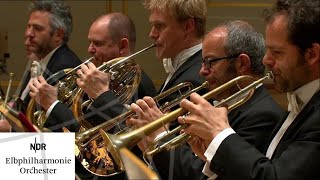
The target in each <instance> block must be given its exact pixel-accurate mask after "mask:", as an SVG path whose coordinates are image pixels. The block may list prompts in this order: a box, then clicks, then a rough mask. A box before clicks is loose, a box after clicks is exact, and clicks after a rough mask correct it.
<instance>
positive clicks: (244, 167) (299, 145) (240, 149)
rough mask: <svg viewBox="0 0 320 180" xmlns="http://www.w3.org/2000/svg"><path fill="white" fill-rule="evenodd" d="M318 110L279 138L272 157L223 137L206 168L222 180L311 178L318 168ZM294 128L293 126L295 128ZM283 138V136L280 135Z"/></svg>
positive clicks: (234, 138)
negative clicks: (292, 133)
mask: <svg viewBox="0 0 320 180" xmlns="http://www.w3.org/2000/svg"><path fill="white" fill-rule="evenodd" d="M319 114H320V110H319V109H318V110H316V112H313V113H311V115H310V116H309V117H308V118H307V119H308V120H305V119H304V120H303V121H304V122H296V123H303V124H300V127H299V129H296V130H293V131H294V135H293V136H287V137H285V138H284V137H283V138H282V140H281V141H280V143H279V145H278V147H277V149H276V151H275V154H274V157H273V158H272V160H269V159H268V158H267V157H266V156H265V155H264V154H262V153H261V152H259V151H258V150H257V149H256V148H254V147H253V146H251V145H250V144H248V143H247V142H246V141H244V140H243V139H242V138H241V137H240V136H239V135H237V134H232V135H230V136H229V137H227V138H226V139H225V140H224V141H223V142H222V144H221V145H220V147H219V148H218V150H217V152H216V154H215V156H214V157H213V159H212V161H211V166H210V169H211V170H212V171H213V172H215V173H216V174H218V176H219V177H220V178H221V179H223V180H236V179H265V180H277V179H290V180H291V179H292V180H295V179H297V180H298V179H314V178H315V177H318V176H319V173H318V171H319V170H318V169H319V165H320V163H319V162H320V153H319V149H320V143H319V142H320V125H319ZM296 127H297V126H296ZM284 136H286V134H285V135H284Z"/></svg>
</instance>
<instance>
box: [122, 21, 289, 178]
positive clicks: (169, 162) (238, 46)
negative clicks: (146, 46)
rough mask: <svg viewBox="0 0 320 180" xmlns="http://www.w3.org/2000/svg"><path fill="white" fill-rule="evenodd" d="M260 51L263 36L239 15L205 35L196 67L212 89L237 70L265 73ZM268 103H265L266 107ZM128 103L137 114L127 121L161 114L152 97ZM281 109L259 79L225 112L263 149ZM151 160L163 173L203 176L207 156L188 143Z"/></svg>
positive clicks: (219, 97) (240, 131)
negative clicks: (240, 101) (246, 95)
mask: <svg viewBox="0 0 320 180" xmlns="http://www.w3.org/2000/svg"><path fill="white" fill-rule="evenodd" d="M264 53H265V46H264V40H263V37H262V35H261V34H259V33H258V32H256V30H255V29H254V28H253V27H252V26H250V25H249V24H248V23H246V22H243V21H230V22H225V23H222V24H220V25H218V26H217V27H215V28H214V29H213V30H211V31H210V32H209V33H208V34H207V35H206V36H205V38H204V40H203V50H202V67H201V69H200V72H199V73H200V74H201V75H202V76H204V77H205V79H206V80H207V81H208V82H209V83H210V89H211V90H213V89H215V88H217V87H218V86H220V85H223V84H224V83H226V82H228V81H229V80H231V79H233V78H236V77H237V76H241V75H250V76H252V77H253V78H254V79H259V78H261V77H262V76H263V75H264V70H265V68H264V66H263V64H262V58H263V55H264ZM247 83H251V82H241V83H240V84H239V85H240V86H241V87H242V86H244V85H247ZM237 91H238V88H237V87H232V88H229V89H226V90H225V91H223V93H221V94H218V95H216V96H215V97H214V99H215V102H214V104H215V103H216V101H220V100H222V99H224V98H226V97H228V96H230V95H231V94H234V93H235V92H237ZM211 106H212V105H211ZM266 107H268V110H267V111H266ZM131 108H132V109H133V110H134V111H135V112H136V113H137V115H138V119H134V118H131V119H129V120H127V123H128V124H133V125H136V126H142V125H144V124H147V123H148V122H150V121H152V120H154V119H158V118H159V117H161V116H163V113H162V112H160V111H159V110H158V108H157V106H156V105H155V103H154V101H153V99H152V98H150V97H145V98H144V99H143V100H138V101H137V102H136V103H135V104H132V105H131ZM282 114H283V111H282V109H281V108H280V107H279V105H278V104H277V103H276V102H275V101H274V100H273V99H272V97H271V96H270V95H269V94H268V92H267V90H266V88H265V87H264V85H262V84H261V85H259V86H258V87H256V90H255V92H254V94H253V95H252V97H251V98H250V99H249V100H248V101H247V102H246V103H244V104H242V105H240V106H239V107H238V108H236V109H234V110H232V111H231V112H229V113H228V117H229V123H230V125H231V126H232V127H233V128H234V129H235V131H236V132H237V133H238V134H239V135H240V136H241V137H242V138H243V139H244V140H246V141H247V142H249V143H250V144H252V145H254V146H255V147H256V148H257V149H258V150H259V151H261V152H262V151H263V150H264V148H265V143H266V141H267V140H268V137H269V135H270V133H271V131H272V129H273V128H274V126H275V124H276V123H277V121H278V120H280V118H281V116H282ZM270 117H271V120H270ZM165 133H166V131H165V128H160V129H159V130H158V131H157V132H155V133H153V134H151V135H150V136H149V137H147V138H145V139H144V141H142V142H140V143H139V147H140V148H141V150H143V151H145V150H148V147H147V146H146V145H148V144H152V143H153V141H154V139H155V138H158V137H159V136H161V135H163V134H165ZM144 142H146V143H144ZM160 143H161V142H160ZM153 163H154V166H155V168H156V170H157V171H158V172H159V174H160V176H161V177H162V178H163V179H185V178H188V179H202V178H203V179H205V178H206V177H205V175H204V174H202V172H201V171H202V168H203V165H204V164H205V161H203V160H202V159H200V158H199V156H198V157H197V156H195V155H194V154H193V153H192V150H191V148H190V147H189V146H187V145H183V146H182V147H180V148H177V149H176V150H175V151H171V152H167V151H164V152H160V153H159V154H156V155H155V156H154V157H153Z"/></svg>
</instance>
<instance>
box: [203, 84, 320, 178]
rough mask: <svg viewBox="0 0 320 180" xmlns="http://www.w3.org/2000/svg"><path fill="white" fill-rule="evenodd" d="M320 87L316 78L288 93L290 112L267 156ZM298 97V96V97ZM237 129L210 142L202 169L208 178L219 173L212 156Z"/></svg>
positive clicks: (228, 129)
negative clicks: (212, 167)
mask: <svg viewBox="0 0 320 180" xmlns="http://www.w3.org/2000/svg"><path fill="white" fill-rule="evenodd" d="M319 89H320V79H316V80H314V81H312V82H310V83H308V84H306V85H304V86H302V87H300V88H299V89H297V90H296V91H294V92H290V93H288V94H287V97H288V101H289V105H288V110H289V111H290V114H292V115H290V114H289V115H288V117H287V119H286V120H285V122H284V123H283V125H282V126H281V128H280V130H279V131H278V133H277V134H276V136H275V137H274V139H273V140H272V142H271V143H270V145H269V148H268V150H267V155H266V156H267V157H269V158H271V157H272V154H273V152H274V150H275V148H276V147H277V145H278V143H279V141H280V139H281V137H282V135H283V134H284V133H285V131H286V130H287V128H288V127H289V126H290V124H291V123H292V122H293V120H294V118H295V117H296V116H297V114H299V112H300V111H301V110H302V109H303V108H304V107H305V105H306V104H307V103H308V102H309V101H310V99H311V97H312V96H313V95H314V94H315V93H316V92H317V91H319ZM296 97H298V98H296ZM234 133H235V131H234V130H233V129H231V128H227V129H224V130H223V131H222V132H220V133H219V134H218V135H217V136H216V137H215V138H214V139H213V140H212V141H211V143H210V144H209V146H208V148H207V150H206V152H205V154H204V155H205V157H206V158H207V162H206V164H205V166H204V168H203V170H202V172H203V173H204V174H205V175H206V176H208V177H209V178H208V179H215V178H216V177H217V175H216V174H215V173H213V172H212V171H211V170H210V163H211V160H212V158H213V157H214V155H215V153H216V151H217V149H218V148H219V146H220V144H221V143H222V141H223V140H224V139H225V138H227V137H228V136H229V135H231V134H234Z"/></svg>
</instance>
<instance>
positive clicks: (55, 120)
mask: <svg viewBox="0 0 320 180" xmlns="http://www.w3.org/2000/svg"><path fill="white" fill-rule="evenodd" d="M45 127H47V128H48V129H50V130H51V131H55V132H61V131H62V129H61V128H62V127H66V128H68V130H69V131H71V132H77V131H78V130H79V124H78V122H77V121H76V120H75V118H74V116H73V113H72V111H71V110H70V109H69V108H68V107H67V106H66V105H65V104H63V103H61V102H58V103H57V104H56V106H55V107H54V108H53V109H52V111H51V113H50V115H49V117H48V119H47V121H46V123H45Z"/></svg>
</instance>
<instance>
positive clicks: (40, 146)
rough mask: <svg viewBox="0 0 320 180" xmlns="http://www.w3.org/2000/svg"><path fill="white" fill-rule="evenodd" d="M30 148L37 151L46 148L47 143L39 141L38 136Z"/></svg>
mask: <svg viewBox="0 0 320 180" xmlns="http://www.w3.org/2000/svg"><path fill="white" fill-rule="evenodd" d="M30 150H34V152H35V153H36V152H37V150H46V143H37V138H36V137H35V138H34V143H33V144H32V143H30Z"/></svg>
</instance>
